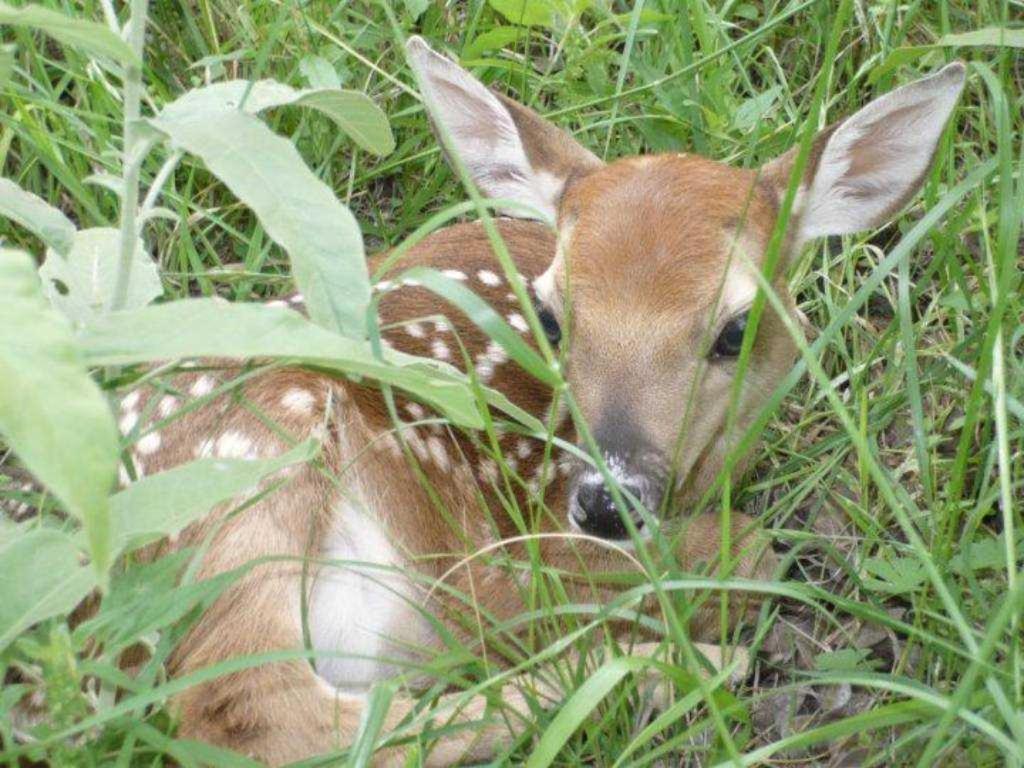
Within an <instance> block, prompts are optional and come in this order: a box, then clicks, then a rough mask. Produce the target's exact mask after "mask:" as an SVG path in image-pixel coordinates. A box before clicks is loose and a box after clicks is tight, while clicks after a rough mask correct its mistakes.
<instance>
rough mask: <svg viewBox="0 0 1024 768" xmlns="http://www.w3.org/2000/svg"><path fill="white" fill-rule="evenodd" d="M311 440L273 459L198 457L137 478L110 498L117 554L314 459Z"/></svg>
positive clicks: (178, 528)
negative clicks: (281, 471)
mask: <svg viewBox="0 0 1024 768" xmlns="http://www.w3.org/2000/svg"><path fill="white" fill-rule="evenodd" d="M317 450H318V448H317V444H316V443H315V442H313V441H307V442H305V443H302V444H300V445H298V446H296V447H295V448H293V449H292V450H290V451H288V452H287V453H284V454H282V455H280V456H276V457H274V458H272V459H260V460H255V461H246V460H243V459H198V460H197V461H192V462H189V463H188V464H183V465H182V466H179V467H175V468H173V469H169V470H167V471H166V472H160V473H158V474H155V475H148V476H147V477H144V478H142V479H141V480H138V481H136V482H134V483H132V484H131V485H129V486H128V487H127V488H125V489H124V490H123V491H121V492H120V493H117V494H115V495H114V496H112V497H111V498H110V516H111V520H112V521H113V527H114V531H115V532H116V533H115V539H114V547H115V551H120V550H121V549H122V548H124V547H127V546H129V545H133V546H134V545H141V544H144V543H146V542H147V541H151V540H152V539H153V538H159V537H161V536H167V535H172V536H173V535H174V534H177V533H178V532H179V531H181V530H182V529H183V528H184V527H185V526H187V525H188V524H189V523H191V522H193V521H194V520H197V519H198V518H199V517H201V516H202V515H203V514H205V513H206V512H208V511H209V510H211V509H212V508H213V507H215V506H216V505H217V504H220V503H222V502H225V501H228V500H229V499H232V498H234V497H236V496H238V495H239V494H242V493H245V492H247V491H249V490H251V489H252V488H254V487H255V486H256V485H257V484H258V483H259V482H260V480H262V479H263V478H264V477H267V476H268V475H270V474H272V473H274V472H277V471H279V470H282V469H284V468H286V467H290V466H292V465H293V464H299V463H303V462H306V461H309V460H310V459H312V458H313V457H314V456H315V455H316V453H317Z"/></svg>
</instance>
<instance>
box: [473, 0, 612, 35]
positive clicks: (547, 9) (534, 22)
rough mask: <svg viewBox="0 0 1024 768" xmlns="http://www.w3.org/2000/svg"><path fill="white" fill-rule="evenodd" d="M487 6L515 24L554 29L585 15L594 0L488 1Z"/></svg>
mask: <svg viewBox="0 0 1024 768" xmlns="http://www.w3.org/2000/svg"><path fill="white" fill-rule="evenodd" d="M487 4H488V5H490V6H491V8H493V9H494V10H496V11H497V12H498V13H500V14H501V15H502V16H504V17H505V18H506V19H507V20H508V21H510V22H511V23H513V24H520V25H522V26H524V27H548V28H549V29H554V28H556V27H558V26H559V25H560V24H562V23H564V22H565V21H566V20H568V19H569V18H570V17H571V16H576V15H579V14H580V13H583V11H585V10H586V9H587V8H589V7H590V6H591V5H592V0H487Z"/></svg>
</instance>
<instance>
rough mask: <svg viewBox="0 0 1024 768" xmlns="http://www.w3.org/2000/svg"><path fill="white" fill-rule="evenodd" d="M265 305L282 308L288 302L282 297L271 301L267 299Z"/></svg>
mask: <svg viewBox="0 0 1024 768" xmlns="http://www.w3.org/2000/svg"><path fill="white" fill-rule="evenodd" d="M267 306H268V307H273V308H274V309H284V308H286V307H287V306H288V302H287V301H285V300H284V299H274V300H273V301H268V302H267Z"/></svg>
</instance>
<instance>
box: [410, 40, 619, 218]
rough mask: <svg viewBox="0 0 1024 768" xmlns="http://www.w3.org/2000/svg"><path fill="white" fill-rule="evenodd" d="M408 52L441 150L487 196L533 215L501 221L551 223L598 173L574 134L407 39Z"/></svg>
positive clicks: (511, 212) (596, 163)
mask: <svg viewBox="0 0 1024 768" xmlns="http://www.w3.org/2000/svg"><path fill="white" fill-rule="evenodd" d="M406 51H407V52H408V55H409V63H410V64H411V66H412V69H413V71H414V72H415V73H416V76H417V79H418V80H419V84H420V90H421V91H422V93H423V96H424V97H425V99H426V107H427V111H428V113H429V114H430V117H431V120H432V122H433V126H434V132H435V133H437V134H438V138H439V139H440V140H441V143H442V146H444V147H445V149H446V150H447V151H448V152H449V153H454V154H455V155H457V156H458V157H459V158H460V159H461V161H462V163H463V164H464V165H465V167H466V170H467V171H468V172H469V175H470V176H471V177H472V178H473V181H474V182H475V183H476V185H477V186H478V187H479V188H480V191H481V192H483V193H484V194H485V195H487V196H488V197H497V198H504V199H507V200H513V201H515V202H517V203H521V204H522V205H524V206H528V207H529V209H530V211H535V212H536V213H530V212H529V211H525V210H524V209H523V208H521V207H515V208H512V207H509V208H508V209H506V210H505V211H504V213H507V214H509V215H512V216H519V217H525V218H537V217H538V216H540V217H543V218H545V219H547V220H548V221H550V222H554V221H555V220H556V218H557V215H558V203H559V201H560V199H561V196H562V192H563V191H564V190H565V186H566V184H567V183H569V181H570V180H571V179H573V178H574V177H578V176H582V175H585V174H587V173H589V172H590V171H592V170H594V169H595V168H598V167H600V166H601V161H600V160H598V159H597V158H596V157H595V156H594V155H592V154H591V153H590V152H588V151H587V150H586V149H584V148H583V147H582V146H580V145H579V144H578V143H577V142H576V141H575V140H574V139H573V138H572V137H571V136H569V134H567V133H565V132H563V131H562V130H560V129H559V128H557V127H556V126H554V125H553V124H551V123H549V122H548V121H547V120H544V119H543V118H542V117H540V116H539V115H537V114H536V113H535V112H534V111H533V110H531V109H528V108H527V107H524V106H523V105H522V104H519V103H517V102H515V101H513V100H512V99H509V98H506V97H504V96H499V95H498V94H496V93H495V92H494V91H492V90H490V89H489V88H486V87H485V86H484V85H483V84H482V83H481V82H480V81H479V80H477V79H476V78H475V77H473V76H472V75H471V74H469V72H467V71H466V70H464V69H463V68H462V67H460V66H459V65H458V64H456V63H455V62H453V61H451V60H450V59H447V58H445V57H444V56H442V55H440V54H439V53H436V52H435V51H433V50H432V49H431V48H430V46H428V45H427V44H426V43H425V42H424V41H423V39H422V38H420V37H411V38H409V40H408V42H407V43H406Z"/></svg>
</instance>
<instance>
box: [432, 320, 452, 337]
mask: <svg viewBox="0 0 1024 768" xmlns="http://www.w3.org/2000/svg"><path fill="white" fill-rule="evenodd" d="M451 329H452V327H451V325H449V323H448V321H447V320H445V319H444V318H443V317H442V318H440V319H438V320H435V321H434V332H435V333H448V331H450V330H451Z"/></svg>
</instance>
